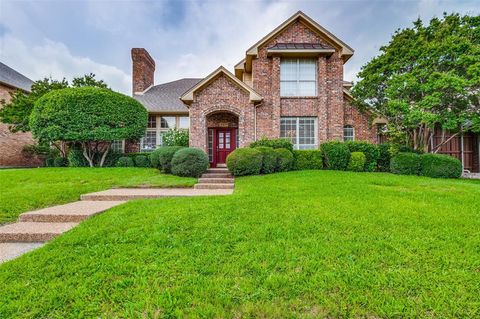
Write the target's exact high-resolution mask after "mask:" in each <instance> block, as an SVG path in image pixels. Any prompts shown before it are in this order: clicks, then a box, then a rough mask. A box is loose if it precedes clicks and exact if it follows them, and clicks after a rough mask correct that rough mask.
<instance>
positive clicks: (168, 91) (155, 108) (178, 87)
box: [133, 79, 202, 113]
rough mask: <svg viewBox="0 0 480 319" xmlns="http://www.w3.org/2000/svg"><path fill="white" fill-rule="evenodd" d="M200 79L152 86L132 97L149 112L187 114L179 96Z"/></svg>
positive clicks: (181, 80)
mask: <svg viewBox="0 0 480 319" xmlns="http://www.w3.org/2000/svg"><path fill="white" fill-rule="evenodd" d="M201 80H202V79H180V80H177V81H173V82H168V83H163V84H159V85H154V86H152V87H151V88H149V89H147V90H146V91H145V92H143V93H142V94H135V95H133V97H134V98H135V99H136V100H137V101H138V102H140V103H142V104H143V106H145V108H146V109H147V111H149V112H159V113H161V112H166V113H176V112H185V113H186V112H188V109H187V108H186V107H185V105H184V104H183V102H182V101H180V96H182V95H183V93H185V92H187V91H188V90H189V89H191V88H192V87H194V86H195V85H196V84H197V83H198V82H200V81H201Z"/></svg>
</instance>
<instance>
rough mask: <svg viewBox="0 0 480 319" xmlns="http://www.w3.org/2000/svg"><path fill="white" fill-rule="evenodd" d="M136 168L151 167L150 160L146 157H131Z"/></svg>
mask: <svg viewBox="0 0 480 319" xmlns="http://www.w3.org/2000/svg"><path fill="white" fill-rule="evenodd" d="M133 162H134V163H135V166H136V167H151V166H152V164H151V163H150V159H149V158H148V156H146V155H137V156H134V157H133Z"/></svg>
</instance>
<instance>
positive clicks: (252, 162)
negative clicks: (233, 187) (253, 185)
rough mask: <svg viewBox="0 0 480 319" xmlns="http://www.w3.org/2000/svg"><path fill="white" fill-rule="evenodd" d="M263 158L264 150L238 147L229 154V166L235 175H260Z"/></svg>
mask: <svg viewBox="0 0 480 319" xmlns="http://www.w3.org/2000/svg"><path fill="white" fill-rule="evenodd" d="M262 158H263V156H262V152H260V151H259V150H257V149H256V148H237V149H236V150H234V151H233V152H231V153H230V154H229V155H228V156H227V167H228V170H229V171H230V172H231V173H232V174H233V175H234V176H243V175H258V174H260V170H261V169H262Z"/></svg>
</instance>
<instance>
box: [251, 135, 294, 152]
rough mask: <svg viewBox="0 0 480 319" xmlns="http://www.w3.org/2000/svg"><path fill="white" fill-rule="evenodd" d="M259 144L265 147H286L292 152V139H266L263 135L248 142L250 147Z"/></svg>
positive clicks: (258, 145)
mask: <svg viewBox="0 0 480 319" xmlns="http://www.w3.org/2000/svg"><path fill="white" fill-rule="evenodd" d="M260 146H266V147H271V148H275V149H276V148H286V149H287V150H289V151H290V152H293V144H292V141H290V140H288V139H286V138H274V139H268V138H266V137H263V138H261V139H259V140H258V141H255V142H253V143H251V144H250V147H252V148H255V147H260Z"/></svg>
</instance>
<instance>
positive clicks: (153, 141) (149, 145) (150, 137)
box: [141, 131, 157, 151]
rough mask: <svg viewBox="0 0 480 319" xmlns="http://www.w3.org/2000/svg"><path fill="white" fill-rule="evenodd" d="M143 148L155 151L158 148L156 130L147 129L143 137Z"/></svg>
mask: <svg viewBox="0 0 480 319" xmlns="http://www.w3.org/2000/svg"><path fill="white" fill-rule="evenodd" d="M141 145H142V150H143V151H153V150H154V149H156V148H157V132H156V131H147V132H145V136H144V137H143V138H142V143H141Z"/></svg>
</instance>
